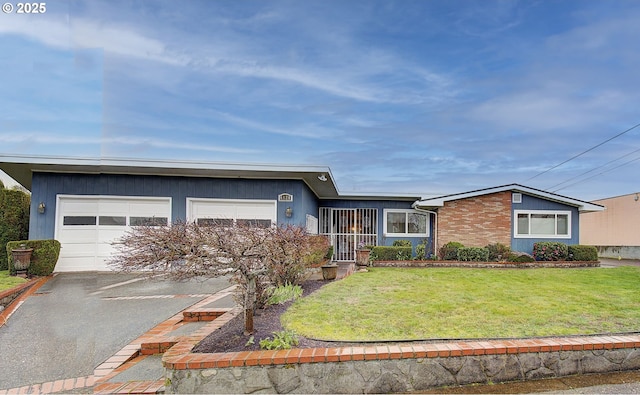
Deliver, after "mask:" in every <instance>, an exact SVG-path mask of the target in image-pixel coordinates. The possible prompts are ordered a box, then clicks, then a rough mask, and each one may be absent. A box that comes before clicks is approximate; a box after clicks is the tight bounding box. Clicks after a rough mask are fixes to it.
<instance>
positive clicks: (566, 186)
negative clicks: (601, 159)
mask: <svg viewBox="0 0 640 395" xmlns="http://www.w3.org/2000/svg"><path fill="white" fill-rule="evenodd" d="M637 160H640V157H637V158H635V159H631V160H630V161H628V162H624V163H622V164H620V165H618V166H616V167H612V168H611V169H609V170H605V171H602V172H600V173H598V174H594V175H592V176H591V177H587V178H585V179H583V180H580V181H576V182H574V183H573V184H569V185H565V186H563V187H562V188H559V189H556V190H555V191H553V192H554V193H555V192H558V191H560V190H562V189H565V188H568V187H570V186H572V185H575V184H579V183H581V182H583V181H587V180H590V179H592V178H593V177H597V176H599V175H602V174H604V173H608V172H610V171H611V170H615V169H617V168H619V167H622V166H626V165H628V164H629V163H632V162H635V161H637Z"/></svg>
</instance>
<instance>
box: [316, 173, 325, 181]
mask: <svg viewBox="0 0 640 395" xmlns="http://www.w3.org/2000/svg"><path fill="white" fill-rule="evenodd" d="M318 180H320V181H323V182H324V181H327V176H326V175H324V174H320V175H319V176H318Z"/></svg>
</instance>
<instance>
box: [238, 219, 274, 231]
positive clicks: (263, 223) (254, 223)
mask: <svg viewBox="0 0 640 395" xmlns="http://www.w3.org/2000/svg"><path fill="white" fill-rule="evenodd" d="M236 222H237V224H238V225H241V226H249V227H252V228H264V229H266V228H270V227H271V220H270V219H242V218H238V219H237V220H236Z"/></svg>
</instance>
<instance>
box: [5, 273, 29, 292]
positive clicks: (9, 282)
mask: <svg viewBox="0 0 640 395" xmlns="http://www.w3.org/2000/svg"><path fill="white" fill-rule="evenodd" d="M26 282H27V280H25V279H24V278H20V277H16V276H10V275H9V271H8V270H0V291H4V290H7V289H9V288H13V287H15V286H16V285H20V284H22V283H26Z"/></svg>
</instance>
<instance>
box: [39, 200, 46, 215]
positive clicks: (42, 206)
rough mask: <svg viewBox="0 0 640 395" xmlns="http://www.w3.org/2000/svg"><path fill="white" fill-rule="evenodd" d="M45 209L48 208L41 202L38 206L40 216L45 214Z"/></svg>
mask: <svg viewBox="0 0 640 395" xmlns="http://www.w3.org/2000/svg"><path fill="white" fill-rule="evenodd" d="M45 208H46V206H45V205H44V202H40V204H38V212H39V213H40V214H44V210H45Z"/></svg>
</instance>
